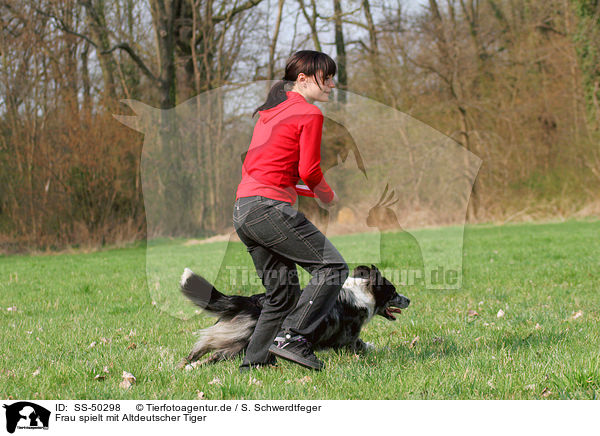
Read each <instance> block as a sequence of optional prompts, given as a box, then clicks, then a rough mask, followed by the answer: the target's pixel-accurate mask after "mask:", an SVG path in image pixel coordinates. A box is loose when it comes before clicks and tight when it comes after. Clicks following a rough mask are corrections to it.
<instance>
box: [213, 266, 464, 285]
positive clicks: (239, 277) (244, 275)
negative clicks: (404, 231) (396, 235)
mask: <svg viewBox="0 0 600 436" xmlns="http://www.w3.org/2000/svg"><path fill="white" fill-rule="evenodd" d="M380 271H381V275H378V276H377V277H376V279H375V280H374V282H373V283H372V284H373V285H383V284H384V283H383V280H384V278H385V279H387V280H389V281H390V282H392V283H394V284H395V285H396V286H400V287H402V286H417V285H418V286H424V285H425V283H426V282H427V280H426V278H425V272H424V271H423V270H422V269H394V268H383V269H381V270H380ZM429 275H430V276H429V281H428V282H429V283H433V284H435V285H443V286H449V287H451V286H455V285H456V283H457V281H458V276H459V272H458V271H456V270H444V267H443V266H439V267H438V268H436V269H434V270H431V271H429ZM223 282H224V283H226V284H227V285H229V286H230V287H231V288H243V287H252V288H254V289H257V290H260V289H261V286H262V285H263V282H271V283H277V284H278V285H281V286H283V285H286V284H292V285H300V284H301V283H300V280H299V278H298V274H297V273H296V272H295V271H289V270H271V271H268V272H267V273H266V274H265V275H263V277H259V275H258V274H257V273H256V269H255V268H252V267H248V266H246V265H227V266H226V267H225V274H224V277H223ZM344 282H345V280H340V278H339V276H335V275H334V276H332V277H330V278H328V279H327V282H326V283H327V284H338V285H343V284H344Z"/></svg>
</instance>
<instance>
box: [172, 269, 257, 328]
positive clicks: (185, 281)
mask: <svg viewBox="0 0 600 436" xmlns="http://www.w3.org/2000/svg"><path fill="white" fill-rule="evenodd" d="M180 287H181V292H182V293H183V295H185V296H186V297H187V298H188V299H189V300H191V301H192V302H193V303H194V304H196V305H197V306H200V307H201V308H202V309H204V311H205V312H206V313H207V314H208V315H212V316H217V317H219V318H221V319H231V318H233V317H234V316H236V315H240V314H242V313H252V314H254V313H256V312H257V313H260V307H258V306H256V304H255V303H254V299H249V298H248V297H241V296H237V295H225V294H222V293H221V292H219V291H218V290H217V289H216V288H215V287H214V286H213V285H212V284H210V283H209V282H208V281H207V280H206V279H205V278H203V277H201V276H199V275H198V274H195V273H194V272H193V271H192V270H191V269H189V268H186V269H185V270H184V272H183V275H182V276H181V283H180ZM248 300H251V301H248Z"/></svg>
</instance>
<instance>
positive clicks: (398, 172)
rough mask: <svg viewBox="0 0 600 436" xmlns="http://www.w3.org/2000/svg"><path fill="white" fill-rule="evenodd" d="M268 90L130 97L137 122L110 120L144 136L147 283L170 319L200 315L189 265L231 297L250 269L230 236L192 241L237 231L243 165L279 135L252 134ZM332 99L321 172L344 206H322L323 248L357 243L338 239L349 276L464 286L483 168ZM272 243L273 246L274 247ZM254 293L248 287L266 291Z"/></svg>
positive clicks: (361, 107) (400, 124) (462, 153)
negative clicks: (470, 221)
mask: <svg viewBox="0 0 600 436" xmlns="http://www.w3.org/2000/svg"><path fill="white" fill-rule="evenodd" d="M273 84H275V82H274V81H260V82H253V83H247V84H237V85H235V86H233V85H231V86H224V87H222V88H217V89H213V90H210V91H207V92H205V93H202V94H200V95H198V96H196V97H194V98H192V99H190V100H188V101H186V102H183V103H181V104H179V105H178V106H177V107H175V108H173V109H169V110H160V109H156V108H153V107H150V106H148V105H146V104H144V103H141V102H139V101H135V100H125V101H124V103H125V104H127V105H128V106H129V107H130V108H131V109H132V110H133V111H134V112H135V115H134V116H126V115H115V117H116V118H117V119H118V120H119V121H121V122H122V123H124V124H125V125H127V126H129V127H131V128H133V129H135V130H137V131H139V132H142V133H143V134H144V145H143V150H142V156H141V168H140V178H141V181H142V189H143V194H144V206H145V211H146V223H147V232H148V241H147V249H146V273H147V274H146V278H147V283H148V288H149V290H150V293H151V297H152V299H153V301H154V302H155V304H156V305H157V306H158V307H159V308H161V309H162V310H165V311H167V312H169V313H171V314H172V315H174V316H177V317H180V318H188V317H190V316H193V314H194V312H193V309H192V308H191V307H190V306H188V305H187V303H186V301H185V298H184V297H182V295H181V294H180V291H179V282H180V277H181V275H182V272H183V270H184V268H185V267H189V268H190V269H192V270H193V271H194V272H196V273H198V274H201V275H202V276H203V277H204V278H205V279H207V280H208V281H209V282H210V283H212V284H214V286H215V288H217V289H220V288H223V287H224V288H229V289H231V288H232V286H233V284H232V282H231V281H230V279H231V277H232V274H233V272H235V271H238V270H239V268H243V267H244V266H249V267H252V266H253V264H252V260H251V258H250V255H249V253H248V252H247V250H246V247H245V246H244V244H242V243H241V242H240V241H239V238H238V235H237V234H236V232H235V231H230V233H229V235H228V236H226V237H225V238H224V240H220V241H219V240H217V241H216V243H215V244H211V245H210V249H205V248H204V247H203V246H202V245H200V242H198V243H196V242H195V241H198V240H199V238H200V237H201V236H202V235H201V234H200V233H201V229H203V230H206V229H219V228H221V229H223V228H225V227H226V225H227V226H229V228H232V227H233V226H234V223H233V217H232V211H233V205H234V201H235V199H236V195H235V194H236V190H237V187H238V184H239V183H240V180H241V177H242V173H243V171H244V169H245V168H244V162H245V159H246V156H247V155H250V154H251V153H260V148H261V147H262V146H263V145H264V146H268V144H269V137H270V134H271V133H273V134H276V132H277V131H278V128H279V127H280V126H279V125H277V124H275V125H272V126H270V127H269V129H271V130H270V131H269V130H268V129H264V128H263V129H262V130H261V132H262V135H263V136H262V137H261V138H262V139H260V138H259V139H258V140H257V139H256V137H257V135H254V134H253V133H254V130H255V126H256V124H257V123H260V122H261V120H260V118H259V117H254V118H252V117H251V115H252V113H253V112H254V109H255V108H256V107H257V106H259V105H260V104H261V103H263V102H264V100H265V97H266V95H267V93H268V91H269V89H270V88H271V86H272V85H273ZM335 93H337V94H341V93H343V94H345V95H344V96H343V97H344V98H340V99H338V100H337V101H340V102H343V103H338V102H336V101H335V100H333V101H331V102H327V103H321V102H319V103H317V106H318V107H319V108H320V110H321V112H322V114H323V116H324V118H325V120H326V121H325V124H324V128H323V129H324V130H323V132H324V133H323V141H322V145H321V168H322V169H323V173H324V176H325V179H326V180H327V182H328V184H329V185H330V186H332V187H333V189H334V190H335V191H336V193H337V194H338V197H339V198H340V203H339V204H338V205H337V206H336V207H335V208H334V209H333V210H325V209H323V208H321V210H319V211H318V212H319V213H318V214H317V215H316V216H315V215H313V216H315V217H316V218H318V222H317V221H314V222H315V224H316V225H317V227H318V228H319V230H321V232H322V233H323V234H325V235H326V236H327V238H328V239H331V237H332V236H335V235H336V234H340V232H338V230H339V229H340V228H343V226H344V225H346V226H349V227H352V233H357V234H360V237H359V238H358V239H357V240H356V241H350V240H349V239H343V240H342V239H335V241H334V245H335V247H336V248H337V249H338V250H339V252H340V253H341V254H342V256H343V257H344V259H345V260H346V262H347V263H348V265H349V266H350V267H351V268H352V267H353V266H357V265H360V264H365V265H370V264H375V265H378V266H379V267H380V269H382V270H385V269H386V268H392V269H394V270H397V271H402V270H404V271H406V274H404V273H401V272H399V273H398V278H399V279H400V278H402V277H405V279H406V280H408V281H412V282H415V283H416V282H419V283H421V285H420V286H422V287H423V288H426V289H459V288H460V287H461V286H462V259H463V255H462V248H463V230H464V224H465V220H466V212H467V206H468V203H469V199H470V196H471V192H472V188H473V183H474V181H475V178H476V176H477V173H478V171H479V168H480V166H481V162H482V161H481V159H480V158H479V157H477V156H475V155H474V154H473V153H471V152H470V151H468V150H467V149H466V148H464V147H463V146H462V145H460V144H459V143H457V142H456V141H454V140H453V139H452V138H450V137H448V136H446V135H444V134H442V133H441V132H439V131H438V130H436V129H434V128H432V127H431V126H428V125H427V124H425V123H423V122H421V121H419V120H417V119H415V118H413V117H411V116H409V115H408V114H405V113H403V112H401V111H399V110H397V109H394V108H392V107H389V106H386V105H384V104H381V103H379V102H377V101H375V100H372V99H369V98H366V97H364V96H361V95H358V94H354V93H352V92H349V91H345V90H335ZM311 113H312V115H314V109H313V110H312V112H311ZM296 115H297V114H296ZM307 115H309V114H308V113H307ZM281 122H282V123H286V122H289V120H286V119H282V121H281ZM332 132H333V133H334V136H333V137H332V136H331V134H332ZM328 135H329V136H328ZM326 138H330V139H326ZM261 141H262V142H261ZM253 177H254V175H253ZM256 177H257V178H258V177H260V176H258V175H257V176H256ZM306 201H313V202H315V201H316V200H315V199H306V198H305V199H303V200H302V201H297V202H296V203H295V204H294V206H293V207H294V208H295V209H296V210H298V211H302V212H305V211H303V210H302V207H304V206H306V204H307V203H306ZM312 211H313V212H314V208H313V209H312ZM307 215H308V212H307ZM237 219H238V220H241V221H243V217H238V218H237ZM241 221H238V224H239V222H241ZM311 221H312V218H311ZM348 223H350V224H348ZM424 227H430V228H437V229H439V231H429V230H423V228H424ZM414 229H418V230H414ZM215 231H217V230H215ZM266 236H268V235H265V237H266ZM276 236H277V235H272V237H268V238H267V239H268V241H267V242H269V243H271V242H273V243H276V242H277V240H278V239H277V238H276ZM279 239H282V238H279ZM357 241H358V242H357ZM315 249H316V250H317V251H319V250H326V249H327V247H326V246H324V247H315ZM419 270H420V271H419ZM255 273H256V272H255ZM300 273H303V271H300ZM411 277H412V278H411ZM396 284H400V283H399V282H396ZM235 286H238V285H237V284H236V285H235ZM250 286H253V285H250V284H249V285H248V288H247V289H246V288H244V287H243V286H242V289H241V290H242V291H243V292H249V293H259V292H263V291H264V289H263V288H262V287H261V286H258V287H256V288H254V287H253V288H250ZM238 289H239V288H238Z"/></svg>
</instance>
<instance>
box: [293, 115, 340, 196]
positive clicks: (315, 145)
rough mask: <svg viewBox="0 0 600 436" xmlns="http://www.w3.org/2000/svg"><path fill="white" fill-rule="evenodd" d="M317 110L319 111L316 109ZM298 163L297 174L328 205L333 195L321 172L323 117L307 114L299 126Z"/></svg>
mask: <svg viewBox="0 0 600 436" xmlns="http://www.w3.org/2000/svg"><path fill="white" fill-rule="evenodd" d="M317 110H319V109H318V108H317ZM300 129H301V131H300V161H299V162H298V174H299V175H300V178H301V179H302V181H303V182H304V183H306V185H307V186H308V187H309V188H310V189H311V191H313V192H314V193H315V194H316V195H317V197H318V198H319V199H320V200H321V201H322V202H323V203H330V202H331V201H332V200H333V199H334V197H335V193H334V192H333V190H332V189H331V187H330V186H329V185H328V184H327V182H326V181H325V177H323V172H322V171H321V135H322V132H323V115H322V114H321V113H320V110H319V113H314V114H308V115H306V116H305V117H303V120H302V122H301V124H300Z"/></svg>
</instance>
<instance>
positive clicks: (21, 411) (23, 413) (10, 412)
mask: <svg viewBox="0 0 600 436" xmlns="http://www.w3.org/2000/svg"><path fill="white" fill-rule="evenodd" d="M2 407H4V409H6V411H5V412H6V431H7V432H9V433H14V432H15V430H48V426H49V424H50V414H51V412H50V411H49V410H48V409H46V408H44V407H42V406H40V405H38V404H35V403H31V402H29V401H18V402H16V403H12V404H4V405H3V406H2Z"/></svg>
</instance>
